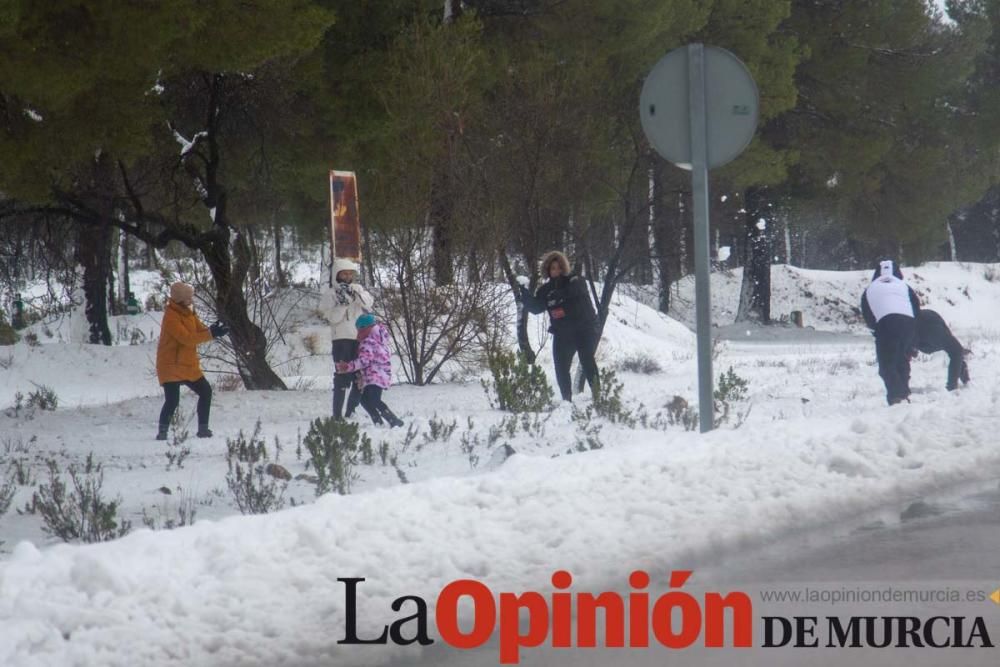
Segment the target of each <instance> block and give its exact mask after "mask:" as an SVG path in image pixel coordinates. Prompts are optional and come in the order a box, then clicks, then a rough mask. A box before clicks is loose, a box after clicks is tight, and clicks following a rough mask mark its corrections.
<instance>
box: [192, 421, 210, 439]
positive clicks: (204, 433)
mask: <svg viewBox="0 0 1000 667" xmlns="http://www.w3.org/2000/svg"><path fill="white" fill-rule="evenodd" d="M195 435H197V436H198V437H199V438H211V437H212V429H210V428H208V424H199V425H198V432H197V433H196V434H195Z"/></svg>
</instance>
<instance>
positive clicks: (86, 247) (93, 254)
mask: <svg viewBox="0 0 1000 667" xmlns="http://www.w3.org/2000/svg"><path fill="white" fill-rule="evenodd" d="M110 255H111V229H110V227H109V226H108V225H106V224H104V225H101V226H100V227H98V228H96V229H95V228H93V227H80V228H79V235H78V236H77V245H76V260H77V262H79V263H80V265H81V266H82V267H83V294H84V297H85V300H86V305H85V306H84V312H85V313H86V316H87V330H88V334H87V342H89V343H91V344H93V345H111V329H110V328H109V327H108V293H107V284H108V273H109V270H108V269H109V266H108V264H109V258H110Z"/></svg>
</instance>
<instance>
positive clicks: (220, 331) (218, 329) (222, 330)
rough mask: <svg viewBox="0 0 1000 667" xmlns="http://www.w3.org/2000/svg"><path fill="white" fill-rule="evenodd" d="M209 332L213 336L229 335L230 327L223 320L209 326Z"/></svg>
mask: <svg viewBox="0 0 1000 667" xmlns="http://www.w3.org/2000/svg"><path fill="white" fill-rule="evenodd" d="M208 330H209V332H211V334H212V338H219V337H221V336H228V335H229V327H227V326H226V325H225V324H223V323H222V322H216V323H215V324H213V325H212V326H210V327H209V328H208Z"/></svg>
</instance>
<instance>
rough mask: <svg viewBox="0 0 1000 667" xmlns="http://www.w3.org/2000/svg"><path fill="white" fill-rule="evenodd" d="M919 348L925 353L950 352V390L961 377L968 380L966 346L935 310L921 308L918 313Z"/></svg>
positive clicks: (948, 383) (965, 380)
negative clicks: (964, 346) (963, 345)
mask: <svg viewBox="0 0 1000 667" xmlns="http://www.w3.org/2000/svg"><path fill="white" fill-rule="evenodd" d="M916 346H917V349H918V350H920V351H921V352H923V353H924V354H933V353H934V352H940V351H941V350H944V351H945V352H947V353H948V382H947V384H946V385H945V386H946V387H947V388H948V389H949V390H951V389H955V388H956V387H958V381H959V379H960V378H961V379H962V380H963V381H964V382H968V381H969V380H968V373H969V372H968V370H966V368H965V348H963V347H962V344H961V343H959V342H958V339H957V338H955V336H953V335H952V333H951V329H949V328H948V325H947V324H946V323H945V321H944V318H942V317H941V316H940V315H938V314H937V313H936V312H934V311H933V310H921V311H920V312H919V313H918V314H917V343H916Z"/></svg>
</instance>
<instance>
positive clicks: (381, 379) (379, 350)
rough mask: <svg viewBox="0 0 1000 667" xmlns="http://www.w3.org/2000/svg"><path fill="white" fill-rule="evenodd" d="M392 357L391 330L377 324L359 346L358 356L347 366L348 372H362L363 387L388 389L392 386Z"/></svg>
mask: <svg viewBox="0 0 1000 667" xmlns="http://www.w3.org/2000/svg"><path fill="white" fill-rule="evenodd" d="M391 357H392V353H391V352H390V351H389V330H388V329H386V328H385V325H384V324H382V323H381V322H377V323H375V324H374V325H372V327H371V331H370V332H368V336H366V337H365V339H364V340H363V341H361V343H360V344H359V345H358V356H357V358H356V359H355V360H354V361H352V362H350V363H349V364H348V365H347V367H348V371H349V372H352V371H361V382H362V385H361V386H362V387H364V386H365V385H368V384H374V385H376V386H379V387H382V388H383V389H388V388H389V387H391V386H392V363H391V361H390V359H391Z"/></svg>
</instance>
